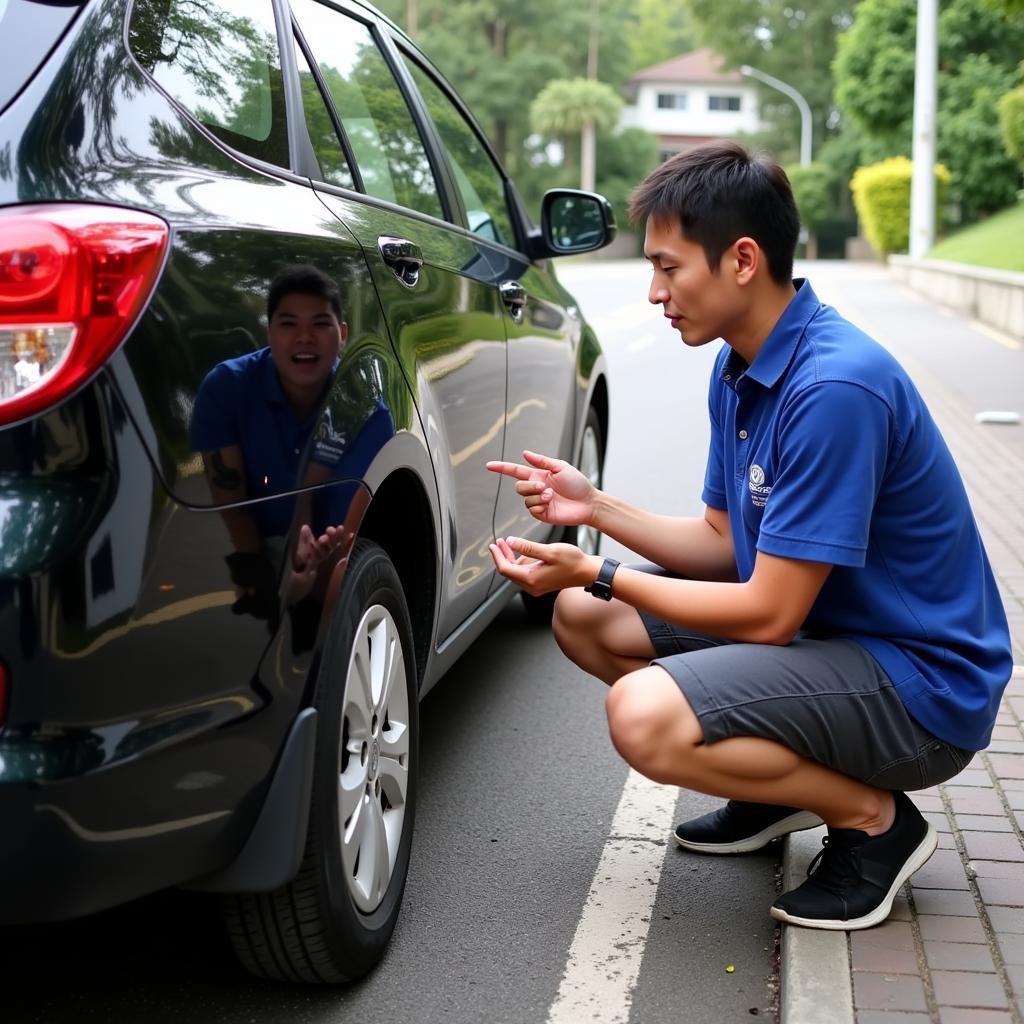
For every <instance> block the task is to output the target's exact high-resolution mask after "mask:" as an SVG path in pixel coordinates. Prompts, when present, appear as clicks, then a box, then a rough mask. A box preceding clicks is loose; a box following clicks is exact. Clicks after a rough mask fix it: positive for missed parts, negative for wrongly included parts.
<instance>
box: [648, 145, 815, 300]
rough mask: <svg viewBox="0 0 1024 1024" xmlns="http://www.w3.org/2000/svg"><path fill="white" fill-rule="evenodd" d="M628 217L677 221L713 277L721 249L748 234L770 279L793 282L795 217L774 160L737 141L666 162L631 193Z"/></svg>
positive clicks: (788, 189) (697, 148)
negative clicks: (762, 256) (697, 247)
mask: <svg viewBox="0 0 1024 1024" xmlns="http://www.w3.org/2000/svg"><path fill="white" fill-rule="evenodd" d="M629 217H630V220H631V221H633V222H634V223H636V222H638V221H640V220H647V219H650V220H656V221H672V220H675V219H678V221H679V225H680V227H681V228H682V232H683V236H684V237H685V238H687V239H689V240H690V241H691V242H696V243H697V244H698V245H700V246H701V247H702V248H703V250H704V256H705V258H706V259H707V261H708V266H709V267H710V268H711V270H712V271H713V272H716V273H717V271H718V266H719V264H720V263H721V260H722V254H723V253H724V252H725V250H726V249H728V248H729V246H730V245H732V244H733V242H735V241H736V239H737V238H742V237H743V236H744V235H747V236H749V237H750V238H753V239H754V241H755V242H757V244H758V245H759V246H760V247H761V249H762V251H763V252H764V254H765V257H766V258H767V260H768V273H769V275H770V276H771V278H772V280H773V281H775V282H776V283H777V284H788V283H789V281H790V280H791V279H792V277H793V254H794V252H795V251H796V243H797V239H798V237H799V235H800V215H799V213H798V212H797V208H796V202H795V200H794V199H793V189H792V188H791V187H790V184H789V179H788V178H787V177H786V172H785V171H783V169H782V168H781V167H780V166H779V165H778V164H777V163H775V161H774V160H772V159H770V158H769V157H767V156H765V155H763V154H756V155H752V154H751V153H750V152H748V151H747V150H746V149H744V148H743V146H741V145H740V144H739V143H737V142H731V141H724V142H707V143H703V144H702V145H699V146H695V147H694V148H693V149H690V150H687V151H686V152H685V153H677V154H676V155H675V156H673V157H670V158H669V159H668V160H666V161H665V162H664V163H663V164H662V165H661V166H660V167H656V168H655V169H654V170H653V171H651V173H650V174H648V175H647V177H646V178H644V180H643V181H642V182H641V183H640V184H639V185H638V186H637V187H636V188H635V189H634V190H633V194H632V195H631V196H630V200H629Z"/></svg>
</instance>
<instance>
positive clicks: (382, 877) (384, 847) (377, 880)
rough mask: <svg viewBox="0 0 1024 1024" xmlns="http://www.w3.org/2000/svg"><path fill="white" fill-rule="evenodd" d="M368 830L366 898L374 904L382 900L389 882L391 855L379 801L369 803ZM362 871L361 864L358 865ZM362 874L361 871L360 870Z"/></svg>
mask: <svg viewBox="0 0 1024 1024" xmlns="http://www.w3.org/2000/svg"><path fill="white" fill-rule="evenodd" d="M368 817H369V819H370V822H369V826H368V827H369V830H370V831H372V838H370V837H369V836H368V837H367V838H368V839H369V845H370V850H369V851H366V852H368V853H370V855H371V858H372V859H371V861H370V866H371V867H372V875H371V877H370V878H369V879H368V881H369V885H368V886H367V896H369V897H370V899H371V900H373V901H374V902H375V903H376V902H379V901H380V900H382V899H383V898H384V893H385V892H386V891H387V888H388V883H389V882H390V881H391V861H392V858H391V855H390V852H389V850H388V833H387V829H386V828H385V827H384V811H383V809H382V808H381V805H380V800H379V799H377V800H371V801H370V814H369V815H368ZM360 869H362V864H360ZM360 874H362V870H360Z"/></svg>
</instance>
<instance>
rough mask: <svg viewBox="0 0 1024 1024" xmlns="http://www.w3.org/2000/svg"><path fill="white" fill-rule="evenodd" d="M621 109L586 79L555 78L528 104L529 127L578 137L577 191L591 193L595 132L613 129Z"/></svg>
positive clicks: (603, 87)
mask: <svg viewBox="0 0 1024 1024" xmlns="http://www.w3.org/2000/svg"><path fill="white" fill-rule="evenodd" d="M621 109H622V100H621V99H620V97H619V95H618V93H616V91H615V90H614V89H613V88H612V87H611V86H610V85H607V84H606V83H604V82H596V81H593V80H592V79H589V78H556V79H555V80H554V81H552V82H548V84H547V85H546V86H545V87H544V89H543V90H542V91H541V92H540V94H539V95H538V96H537V98H536V99H535V100H534V101H533V103H531V104H530V124H531V125H532V127H533V130H534V131H537V132H542V133H543V134H545V135H570V134H572V135H575V134H576V132H579V133H580V188H582V189H584V190H585V191H587V192H593V190H594V166H595V160H594V154H595V148H596V146H595V140H596V138H597V129H598V128H614V127H615V124H616V122H617V121H618V119H619V111H620V110H621Z"/></svg>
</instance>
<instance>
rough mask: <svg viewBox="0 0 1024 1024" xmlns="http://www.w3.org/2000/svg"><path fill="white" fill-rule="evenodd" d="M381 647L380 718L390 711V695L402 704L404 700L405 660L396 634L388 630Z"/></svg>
mask: <svg viewBox="0 0 1024 1024" xmlns="http://www.w3.org/2000/svg"><path fill="white" fill-rule="evenodd" d="M383 646H384V654H385V658H384V662H383V664H382V666H381V671H382V675H383V678H382V685H381V694H380V704H379V705H378V714H379V715H380V716H381V717H382V718H383V717H384V713H385V712H386V711H390V710H391V700H392V695H394V696H395V697H397V698H398V699H400V700H401V701H402V702H403V703H404V698H405V658H403V657H402V645H401V643H400V642H399V639H398V636H397V634H395V633H394V632H392V631H391V630H388V636H387V640H386V641H385V643H384V645H383ZM396 690H397V691H398V692H396Z"/></svg>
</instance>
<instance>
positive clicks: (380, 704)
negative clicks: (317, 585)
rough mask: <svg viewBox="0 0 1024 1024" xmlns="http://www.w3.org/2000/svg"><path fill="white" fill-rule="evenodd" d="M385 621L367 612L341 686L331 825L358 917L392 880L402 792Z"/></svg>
mask: <svg viewBox="0 0 1024 1024" xmlns="http://www.w3.org/2000/svg"><path fill="white" fill-rule="evenodd" d="M405 674H406V666H405V658H404V655H403V653H402V641H401V638H400V635H399V632H398V628H397V626H396V624H395V620H394V619H393V618H392V616H391V613H390V612H389V611H388V610H387V609H386V608H384V607H383V606H382V605H379V604H375V605H372V606H371V607H370V608H369V609H367V611H366V612H365V613H364V614H363V617H362V619H361V620H360V622H359V625H358V627H357V629H356V633H355V638H354V641H353V644H352V653H351V656H350V657H349V664H348V674H347V678H346V680H345V698H344V702H343V706H342V715H343V716H344V718H343V722H342V739H341V749H340V751H339V758H338V824H339V828H340V831H341V852H342V861H343V864H344V869H345V880H346V883H347V885H348V888H349V891H350V893H351V895H352V899H353V902H354V903H355V905H356V906H357V907H358V908H359V910H360V911H362V912H363V913H365V914H369V913H372V912H373V911H374V910H376V909H377V907H378V906H380V903H381V901H382V900H383V899H384V895H385V893H386V892H387V890H388V885H389V884H390V882H391V876H392V874H393V873H394V869H395V861H396V859H397V857H398V847H399V844H400V842H401V839H402V826H403V823H404V821H405V811H406V795H407V793H408V788H409V743H410V730H409V695H408V687H407V685H406V676H405Z"/></svg>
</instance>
